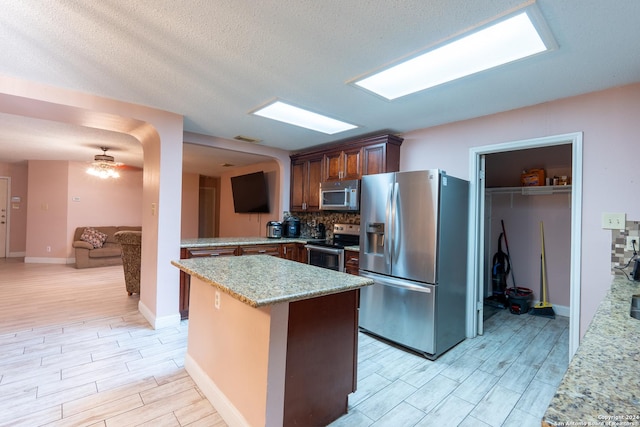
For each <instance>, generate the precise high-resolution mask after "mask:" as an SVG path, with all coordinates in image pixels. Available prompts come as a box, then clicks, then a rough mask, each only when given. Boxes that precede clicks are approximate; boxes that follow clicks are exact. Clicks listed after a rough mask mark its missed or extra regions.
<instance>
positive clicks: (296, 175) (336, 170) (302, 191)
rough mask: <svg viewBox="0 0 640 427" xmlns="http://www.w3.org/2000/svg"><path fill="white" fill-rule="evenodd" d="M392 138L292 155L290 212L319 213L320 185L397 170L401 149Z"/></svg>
mask: <svg viewBox="0 0 640 427" xmlns="http://www.w3.org/2000/svg"><path fill="white" fill-rule="evenodd" d="M402 141H403V139H402V138H400V137H398V136H395V135H388V134H385V135H377V136H371V137H366V138H360V139H355V140H350V141H342V142H339V143H333V144H327V145H323V146H320V147H316V148H314V149H312V150H308V151H304V152H301V153H296V154H292V155H291V199H290V204H289V205H290V207H289V209H290V210H291V211H292V212H301V211H307V212H312V211H318V210H319V209H320V182H321V181H341V180H346V179H360V178H362V176H363V175H372V174H376V173H385V172H397V171H398V170H400V145H401V144H402Z"/></svg>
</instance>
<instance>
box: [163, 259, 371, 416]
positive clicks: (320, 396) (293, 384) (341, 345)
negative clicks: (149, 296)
mask: <svg viewBox="0 0 640 427" xmlns="http://www.w3.org/2000/svg"><path fill="white" fill-rule="evenodd" d="M172 264H173V265H175V266H177V267H178V268H180V270H182V271H183V272H185V273H187V274H189V275H190V276H191V290H190V292H191V295H190V299H191V306H190V316H189V334H188V343H187V355H186V357H185V368H186V369H187V371H188V372H189V374H190V375H191V377H192V378H193V379H194V381H195V382H196V384H198V386H199V387H200V389H201V390H202V391H203V393H204V394H205V395H206V396H207V398H208V399H209V401H210V402H211V403H212V404H213V406H214V407H215V408H216V409H217V410H218V412H219V413H220V414H221V415H222V417H223V418H224V419H225V421H226V422H227V424H229V425H234V426H235V425H243V426H244V425H246V426H283V425H284V426H287V425H299V426H311V425H326V424H328V423H330V422H331V421H333V420H335V419H336V418H338V417H340V416H341V415H342V414H344V413H346V411H347V396H348V394H349V393H351V392H353V391H355V386H356V369H357V339H358V329H357V328H358V311H357V305H358V290H359V288H361V287H363V286H367V285H371V284H372V283H373V282H372V281H371V280H368V279H364V278H361V277H358V276H353V275H348V274H344V273H339V272H335V271H332V270H327V269H322V268H318V267H314V266H310V265H307V264H302V263H297V262H293V261H289V260H285V259H281V258H276V257H272V256H268V255H251V256H239V257H221V258H192V259H182V260H178V261H172Z"/></svg>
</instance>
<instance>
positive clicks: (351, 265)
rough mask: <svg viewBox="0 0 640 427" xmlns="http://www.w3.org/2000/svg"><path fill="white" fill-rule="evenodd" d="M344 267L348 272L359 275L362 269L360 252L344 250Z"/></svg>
mask: <svg viewBox="0 0 640 427" xmlns="http://www.w3.org/2000/svg"><path fill="white" fill-rule="evenodd" d="M344 269H345V272H346V273H349V274H353V275H354V276H359V274H358V270H359V269H360V252H356V251H344Z"/></svg>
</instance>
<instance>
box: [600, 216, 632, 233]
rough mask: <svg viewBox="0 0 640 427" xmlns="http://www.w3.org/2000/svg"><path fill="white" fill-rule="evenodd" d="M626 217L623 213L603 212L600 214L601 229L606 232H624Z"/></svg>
mask: <svg viewBox="0 0 640 427" xmlns="http://www.w3.org/2000/svg"><path fill="white" fill-rule="evenodd" d="M626 216H627V215H626V214H624V213H607V212H605V213H603V214H602V228H604V229H608V230H624V228H625V223H626Z"/></svg>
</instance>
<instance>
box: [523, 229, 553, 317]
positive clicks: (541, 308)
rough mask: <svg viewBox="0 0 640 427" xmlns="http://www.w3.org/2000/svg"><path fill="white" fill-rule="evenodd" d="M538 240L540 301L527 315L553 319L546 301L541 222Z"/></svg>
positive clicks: (550, 307)
mask: <svg viewBox="0 0 640 427" xmlns="http://www.w3.org/2000/svg"><path fill="white" fill-rule="evenodd" d="M540 240H541V241H542V254H541V255H540V293H541V294H542V301H540V302H539V303H537V304H536V305H534V306H533V309H531V311H530V312H529V313H531V314H532V315H534V316H542V317H549V318H551V319H555V318H556V313H555V311H553V307H552V306H551V304H550V303H549V302H548V301H547V271H546V267H545V254H544V227H543V225H542V221H540Z"/></svg>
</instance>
